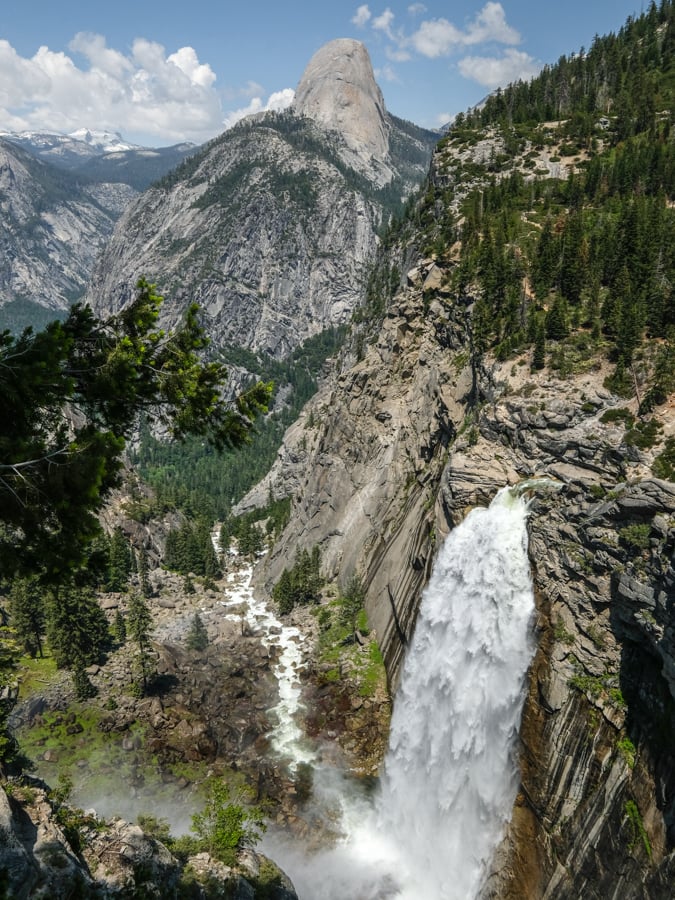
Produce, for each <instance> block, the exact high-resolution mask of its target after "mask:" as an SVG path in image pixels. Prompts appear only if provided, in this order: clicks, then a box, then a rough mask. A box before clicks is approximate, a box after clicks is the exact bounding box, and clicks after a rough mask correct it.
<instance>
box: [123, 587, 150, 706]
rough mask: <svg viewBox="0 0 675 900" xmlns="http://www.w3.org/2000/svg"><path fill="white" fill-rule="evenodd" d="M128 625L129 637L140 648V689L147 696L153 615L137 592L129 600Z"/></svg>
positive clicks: (138, 658)
mask: <svg viewBox="0 0 675 900" xmlns="http://www.w3.org/2000/svg"><path fill="white" fill-rule="evenodd" d="M127 623H128V632H129V636H130V638H131V639H132V641H134V642H135V644H136V646H137V648H138V654H137V657H136V665H137V669H138V671H139V673H140V685H139V689H140V692H141V694H145V693H146V691H147V689H148V683H149V680H150V677H151V673H152V656H151V653H150V628H151V626H152V614H151V613H150V608H149V607H148V604H147V603H146V601H145V598H144V597H143V595H142V594H140V593H138V592H137V591H134V592H133V593H132V594H131V596H130V598H129V609H128V612H127Z"/></svg>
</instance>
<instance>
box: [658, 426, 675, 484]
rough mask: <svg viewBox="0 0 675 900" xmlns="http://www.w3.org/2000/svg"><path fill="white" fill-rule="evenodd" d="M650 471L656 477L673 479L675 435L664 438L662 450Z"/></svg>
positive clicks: (674, 476)
mask: <svg viewBox="0 0 675 900" xmlns="http://www.w3.org/2000/svg"><path fill="white" fill-rule="evenodd" d="M652 472H653V473H654V474H655V475H656V477H657V478H664V479H665V480H666V481H675V437H669V438H667V439H666V443H665V447H664V449H663V451H662V452H661V453H659V455H658V456H657V457H656V459H655V460H654V463H653V465H652Z"/></svg>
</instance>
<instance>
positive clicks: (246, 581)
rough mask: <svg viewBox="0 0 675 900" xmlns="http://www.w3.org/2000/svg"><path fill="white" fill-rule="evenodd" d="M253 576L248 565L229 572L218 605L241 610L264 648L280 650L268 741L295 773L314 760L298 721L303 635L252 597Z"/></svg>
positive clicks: (300, 707)
mask: <svg viewBox="0 0 675 900" xmlns="http://www.w3.org/2000/svg"><path fill="white" fill-rule="evenodd" d="M252 576H253V569H252V567H251V566H247V567H246V568H244V569H241V570H240V571H238V572H237V573H236V574H235V573H232V574H231V575H230V576H229V578H228V582H229V585H231V586H228V589H227V590H226V599H224V600H221V601H220V603H221V605H222V606H223V607H225V608H226V609H227V608H228V607H230V608H231V607H235V608H242V607H243V613H242V614H243V618H244V620H245V621H246V622H247V624H248V626H249V627H250V628H251V630H252V631H253V632H254V633H256V634H259V635H260V640H261V641H262V643H263V644H264V645H265V646H266V647H274V648H276V649H277V650H278V651H279V655H278V658H277V661H276V663H275V664H274V666H273V672H274V675H275V677H276V679H277V684H278V687H279V702H278V703H277V705H276V706H274V707H272V709H270V710H269V712H270V713H271V715H272V717H273V719H275V720H276V721H275V725H274V728H273V730H272V732H271V734H270V741H271V744H272V747H273V748H274V750H275V752H276V753H277V754H278V755H279V756H280V757H281V758H283V759H284V760H286V762H287V763H288V764H289V766H290V768H291V769H293V770H294V769H295V768H296V767H297V765H298V763H309V762H313V761H314V759H315V755H314V752H313V750H312V749H311V748H310V747H309V745H308V743H307V741H306V740H305V738H304V734H303V732H302V729H301V728H300V726H299V725H298V722H297V718H298V715H299V713H300V711H301V709H302V701H301V699H300V695H301V692H302V689H301V685H300V675H301V672H302V670H303V669H304V667H305V659H304V654H303V652H302V635H301V634H300V631H299V629H298V628H296V627H295V626H292V625H286V624H285V623H283V622H282V621H281V620H280V619H279V618H278V617H277V616H276V615H275V614H274V612H272V610H271V609H270V608H269V607H268V605H267V603H266V602H265V601H264V600H260V599H256V598H255V596H254V593H253V588H252V586H251V578H252ZM242 614H228V615H227V618H229V619H232V620H233V621H238V620H239V619H240V618H241V615H242Z"/></svg>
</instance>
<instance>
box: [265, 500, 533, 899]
mask: <svg viewBox="0 0 675 900" xmlns="http://www.w3.org/2000/svg"><path fill="white" fill-rule="evenodd" d="M526 515H527V507H526V504H525V502H524V501H523V500H522V499H521V498H520V497H516V496H514V492H512V491H511V490H509V489H505V490H503V491H501V492H500V493H499V494H498V495H497V497H496V498H495V500H494V501H493V503H492V504H491V506H490V507H489V508H488V509H475V510H473V511H472V512H471V513H470V514H469V515H468V516H467V518H466V519H465V520H464V522H462V524H461V525H459V526H458V527H457V528H455V529H454V530H453V531H452V532H451V533H450V535H449V536H448V538H447V539H446V542H445V544H444V545H443V547H442V548H441V550H440V552H439V554H438V558H437V559H436V562H435V565H434V570H433V573H432V576H431V579H430V582H429V584H428V586H427V588H426V590H425V591H424V594H423V597H422V602H421V606H420V612H419V616H418V620H417V625H416V629H415V634H414V638H413V640H412V642H411V645H410V647H409V648H408V652H407V656H406V660H405V663H404V667H403V671H402V675H401V680H400V686H399V689H398V692H397V695H396V699H395V703H394V714H393V718H392V724H391V736H390V746H389V750H388V753H387V756H386V760H385V764H384V774H383V777H382V783H381V790H380V793H379V795H378V796H377V798H376V799H375V801H374V802H372V801H371V802H369V803H366V802H364V801H363V800H362V799H357V800H355V801H353V802H352V801H351V800H350V798H349V796H348V795H347V796H346V797H345V798H344V800H343V809H344V816H343V830H344V832H345V835H346V836H345V840H344V842H343V843H342V844H340V845H339V846H337V847H335V848H332V849H330V850H325V851H321V852H319V853H317V854H313V855H311V856H310V855H303V854H299V853H298V852H297V851H295V850H293V849H292V848H289V847H288V846H287V845H286V844H285V843H279V842H278V841H277V840H274V839H273V838H270V841H269V843H268V848H269V851H270V852H271V853H273V854H276V856H275V858H276V859H277V860H278V861H279V863H280V864H281V865H282V866H283V867H285V868H286V870H287V871H288V874H289V875H290V877H291V878H292V879H293V881H294V883H295V885H296V887H297V889H298V893H299V896H300V897H301V898H302V900H344V898H345V897H352V898H355V900H357V898H358V900H383V898H400V900H403V898H404V900H430V898H433V900H472V898H475V897H477V895H478V893H479V891H480V888H481V884H482V881H483V879H484V878H485V876H486V874H487V869H488V866H489V862H490V859H491V857H492V854H493V852H494V850H495V848H496V846H497V844H498V842H499V840H500V838H501V836H502V834H503V831H504V827H505V825H506V823H507V822H508V820H509V818H510V815H511V810H512V807H513V802H514V800H515V795H516V790H517V785H518V771H517V760H516V754H515V751H516V742H517V732H518V726H519V723H520V717H521V713H522V706H523V700H524V691H525V676H526V673H527V668H528V665H529V662H530V659H531V657H532V653H533V650H534V641H533V637H532V629H531V619H532V614H533V611H534V598H533V591H532V584H531V579H530V570H529V563H528V559H527V531H526Z"/></svg>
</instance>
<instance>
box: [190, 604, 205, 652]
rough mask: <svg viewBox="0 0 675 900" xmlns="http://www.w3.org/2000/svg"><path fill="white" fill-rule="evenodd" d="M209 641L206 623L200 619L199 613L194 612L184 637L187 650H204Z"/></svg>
mask: <svg viewBox="0 0 675 900" xmlns="http://www.w3.org/2000/svg"><path fill="white" fill-rule="evenodd" d="M208 643H209V634H208V631H207V630H206V625H204V622H203V621H202V617H201V616H200V615H199V613H195V614H194V616H193V617H192V623H191V624H190V630H189V631H188V633H187V637H186V639H185V646H186V647H187V648H188V650H204V649H206V647H207V645H208Z"/></svg>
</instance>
